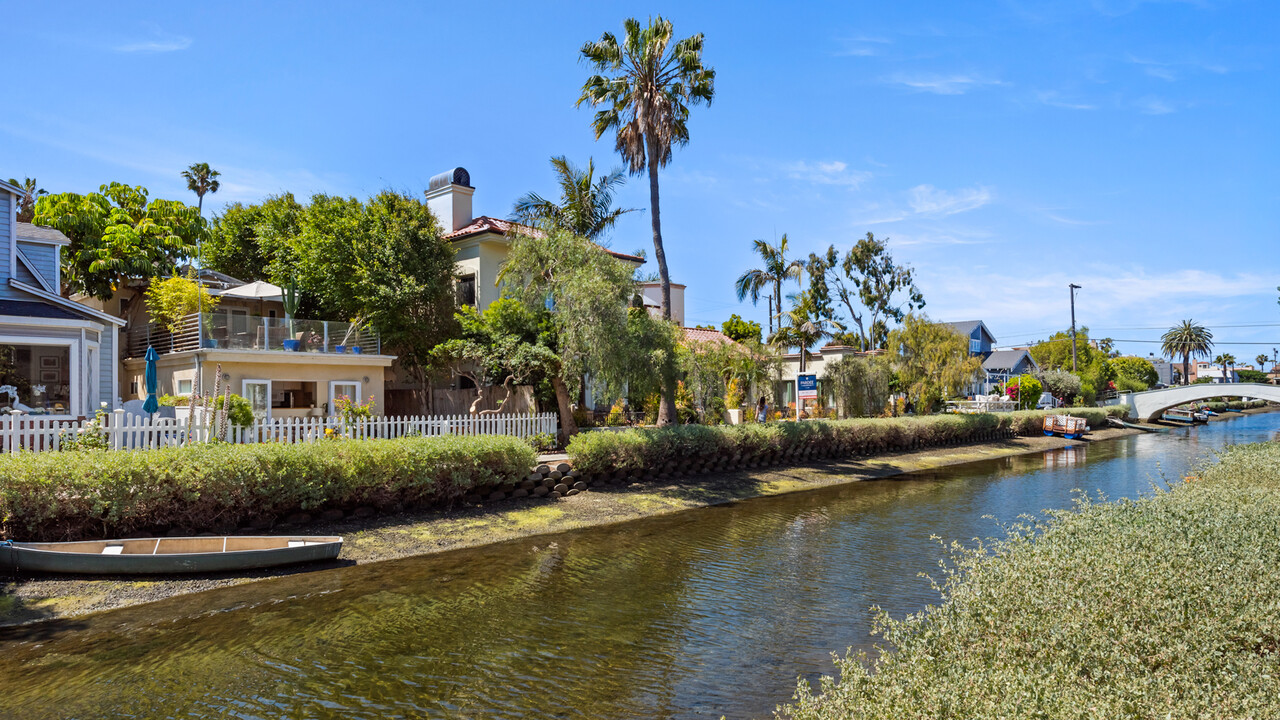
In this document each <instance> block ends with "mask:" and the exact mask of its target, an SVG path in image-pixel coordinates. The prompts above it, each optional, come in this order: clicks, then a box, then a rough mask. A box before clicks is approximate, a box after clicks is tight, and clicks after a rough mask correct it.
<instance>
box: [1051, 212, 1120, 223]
mask: <svg viewBox="0 0 1280 720" xmlns="http://www.w3.org/2000/svg"><path fill="white" fill-rule="evenodd" d="M1044 216H1045V217H1047V218H1049V219H1050V220H1052V221H1054V222H1056V223H1061V224H1063V225H1105V224H1106V221H1104V220H1077V219H1075V218H1069V217H1064V216H1062V215H1058V214H1056V213H1054V212H1049V211H1045V213H1044Z"/></svg>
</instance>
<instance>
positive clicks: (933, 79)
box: [888, 73, 1004, 95]
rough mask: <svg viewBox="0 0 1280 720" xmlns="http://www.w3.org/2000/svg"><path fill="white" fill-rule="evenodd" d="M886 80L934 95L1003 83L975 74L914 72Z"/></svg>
mask: <svg viewBox="0 0 1280 720" xmlns="http://www.w3.org/2000/svg"><path fill="white" fill-rule="evenodd" d="M888 82H891V83H894V84H896V85H906V86H907V87H909V88H911V89H913V90H919V91H920V92H931V93H934V94H936V95H963V94H964V93H966V92H968V91H969V90H972V89H974V88H978V87H983V86H986V85H1003V84H1004V83H1003V82H1001V81H999V80H991V79H988V78H983V77H979V76H976V75H966V74H951V75H937V74H915V75H908V74H904V73H898V74H896V75H892V76H890V77H889V78H888Z"/></svg>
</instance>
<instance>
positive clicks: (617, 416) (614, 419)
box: [604, 398, 627, 427]
mask: <svg viewBox="0 0 1280 720" xmlns="http://www.w3.org/2000/svg"><path fill="white" fill-rule="evenodd" d="M622 403H623V401H622V398H618V399H617V400H616V401H614V403H613V406H612V407H610V408H609V415H608V416H607V417H606V418H605V419H604V424H605V425H607V426H609V427H618V426H620V425H626V424H627V408H626V407H624V406H623V404H622Z"/></svg>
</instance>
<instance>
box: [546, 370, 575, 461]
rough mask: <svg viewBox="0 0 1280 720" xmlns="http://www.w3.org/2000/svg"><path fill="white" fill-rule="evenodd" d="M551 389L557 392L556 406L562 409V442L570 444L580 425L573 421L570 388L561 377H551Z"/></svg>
mask: <svg viewBox="0 0 1280 720" xmlns="http://www.w3.org/2000/svg"><path fill="white" fill-rule="evenodd" d="M551 387H553V388H555V391H556V405H557V406H558V407H559V408H560V442H561V444H562V445H568V444H569V438H571V437H573V436H574V435H577V434H578V423H576V422H574V421H573V406H572V405H571V404H570V402H569V386H568V385H565V384H564V379H563V378H561V377H560V376H559V375H552V376H551Z"/></svg>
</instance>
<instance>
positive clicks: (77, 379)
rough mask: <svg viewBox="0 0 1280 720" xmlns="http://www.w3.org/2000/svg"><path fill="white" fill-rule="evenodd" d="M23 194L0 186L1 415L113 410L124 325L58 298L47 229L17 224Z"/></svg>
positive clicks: (59, 242) (56, 256)
mask: <svg viewBox="0 0 1280 720" xmlns="http://www.w3.org/2000/svg"><path fill="white" fill-rule="evenodd" d="M21 198H22V190H21V189H20V188H17V187H15V186H13V185H10V184H9V183H6V182H0V412H18V413H22V414H28V415H40V416H52V417H56V418H66V419H75V418H79V417H91V416H92V415H93V413H94V412H95V411H96V410H97V409H98V407H100V403H107V406H108V407H109V408H115V406H116V401H117V398H118V397H119V392H118V382H119V380H118V376H117V374H116V359H117V357H118V356H117V353H118V352H119V349H118V347H117V345H118V343H117V328H118V327H120V326H122V325H124V321H122V320H120V319H119V318H116V317H113V316H111V315H109V314H107V313H104V312H101V311H99V310H96V309H94V308H91V307H88V306H85V305H82V304H80V303H77V302H74V301H72V300H68V299H66V298H64V297H62V295H61V294H60V291H61V283H62V275H61V267H62V248H64V247H66V246H67V245H70V244H71V241H70V240H68V239H67V237H66V236H65V235H63V234H62V233H60V232H58V231H57V230H54V229H52V228H46V227H39V226H36V225H31V224H29V223H20V222H18V220H17V207H18V202H19V200H20V199H21Z"/></svg>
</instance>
